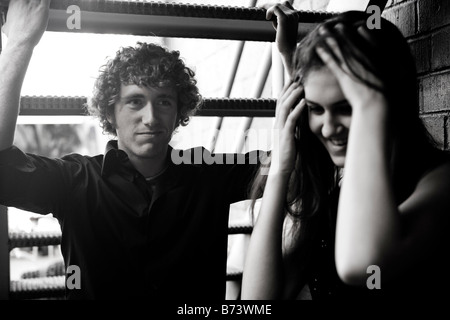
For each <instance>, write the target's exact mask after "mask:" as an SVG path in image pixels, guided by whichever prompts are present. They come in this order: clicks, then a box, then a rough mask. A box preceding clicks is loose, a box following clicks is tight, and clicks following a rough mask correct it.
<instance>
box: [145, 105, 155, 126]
mask: <svg viewBox="0 0 450 320" xmlns="http://www.w3.org/2000/svg"><path fill="white" fill-rule="evenodd" d="M141 112H142V122H143V123H144V124H151V123H152V122H153V120H154V119H155V116H156V115H155V108H154V107H153V104H152V102H151V101H148V102H147V103H146V105H145V106H144V108H142V109H141Z"/></svg>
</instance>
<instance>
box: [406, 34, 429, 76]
mask: <svg viewBox="0 0 450 320" xmlns="http://www.w3.org/2000/svg"><path fill="white" fill-rule="evenodd" d="M409 45H410V47H411V53H412V55H413V56H414V59H415V60H416V69H417V72H418V73H419V74H420V73H424V72H427V71H429V70H430V65H431V61H430V60H431V37H430V36H429V37H425V38H421V39H415V40H413V41H410V42H409Z"/></svg>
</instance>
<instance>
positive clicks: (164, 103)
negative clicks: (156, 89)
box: [158, 100, 172, 107]
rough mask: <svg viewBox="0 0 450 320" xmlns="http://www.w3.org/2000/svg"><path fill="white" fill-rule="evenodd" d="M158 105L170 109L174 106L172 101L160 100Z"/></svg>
mask: <svg viewBox="0 0 450 320" xmlns="http://www.w3.org/2000/svg"><path fill="white" fill-rule="evenodd" d="M158 104H159V105H160V106H166V107H170V106H171V105H172V101H170V100H159V101H158Z"/></svg>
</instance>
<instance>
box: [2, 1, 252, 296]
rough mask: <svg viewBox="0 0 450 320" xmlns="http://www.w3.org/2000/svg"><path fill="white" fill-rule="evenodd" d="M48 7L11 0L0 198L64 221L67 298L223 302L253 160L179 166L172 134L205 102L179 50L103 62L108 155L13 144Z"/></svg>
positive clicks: (99, 91)
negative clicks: (34, 150)
mask: <svg viewBox="0 0 450 320" xmlns="http://www.w3.org/2000/svg"><path fill="white" fill-rule="evenodd" d="M49 3H50V0H28V1H23V0H20V1H19V0H15V1H11V2H10V6H9V10H8V16H7V22H6V24H5V26H4V32H5V33H6V35H7V36H8V45H7V47H6V48H4V50H3V52H2V54H1V56H0V203H1V204H3V205H6V206H14V207H18V208H21V209H25V210H28V211H32V212H36V213H42V214H47V213H52V214H53V215H54V216H55V217H56V218H57V219H58V221H59V223H60V225H61V230H62V242H61V249H62V253H63V256H64V260H65V264H66V268H68V267H69V266H76V267H78V268H79V269H78V270H79V271H80V280H81V287H80V288H76V287H75V288H74V289H67V290H66V292H67V294H66V296H67V298H69V299H179V300H182V301H187V300H217V299H224V298H225V284H226V282H225V275H226V258H227V236H228V234H227V228H228V211H229V204H230V203H233V202H236V201H239V200H243V199H245V198H246V195H247V185H248V183H249V182H250V179H251V177H252V175H253V174H254V172H255V170H254V169H255V168H254V167H255V165H249V163H255V162H256V158H257V153H256V152H253V153H251V154H247V155H245V159H246V164H236V162H237V161H234V164H214V165H207V164H194V165H190V164H184V163H181V164H177V163H179V162H177V163H175V162H174V161H172V157H171V154H172V148H171V147H170V146H169V141H170V139H171V136H172V133H173V132H174V130H175V128H176V127H177V126H178V125H180V124H181V125H186V124H187V121H188V119H189V115H190V114H191V113H193V112H194V111H195V110H196V108H197V107H198V106H199V104H200V101H201V96H200V95H199V93H198V89H197V87H196V81H195V79H194V73H193V72H192V71H191V70H190V69H189V68H187V67H186V66H185V65H184V63H183V62H182V60H181V59H179V53H178V52H175V51H172V52H170V51H167V50H166V49H164V48H161V47H159V46H157V45H153V44H142V43H139V44H138V45H137V46H136V47H135V48H131V47H130V48H123V49H121V50H120V51H119V52H118V53H117V56H116V57H115V58H114V59H112V60H111V61H110V62H109V63H108V64H107V65H106V66H105V67H104V68H103V70H102V71H101V73H100V76H99V78H98V80H97V82H96V86H95V90H94V95H93V98H92V99H91V101H90V103H89V110H90V111H91V113H92V114H94V115H96V116H97V117H98V118H99V119H100V123H101V126H102V128H103V129H104V131H105V132H108V133H113V134H115V135H116V136H117V140H112V141H110V142H109V143H108V145H107V148H106V152H105V154H104V155H98V156H95V157H87V156H81V155H78V154H71V155H67V156H65V157H63V158H61V159H49V158H45V157H42V156H39V155H33V154H25V153H23V152H22V151H20V150H19V149H17V148H16V147H15V146H13V141H14V131H15V125H16V120H17V114H18V109H19V101H20V90H21V85H22V82H23V78H24V75H25V73H26V70H27V65H28V63H29V61H30V59H31V56H32V52H33V49H34V47H35V46H36V45H37V44H38V42H39V40H40V38H41V36H42V34H43V32H44V31H45V29H46V25H47V21H48V13H49ZM201 151H202V153H203V151H204V150H201ZM175 154H179V153H178V152H175ZM193 154H195V152H193ZM233 156H234V157H237V155H233ZM184 159H186V158H184ZM227 163H230V161H229V162H227Z"/></svg>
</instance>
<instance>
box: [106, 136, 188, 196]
mask: <svg viewBox="0 0 450 320" xmlns="http://www.w3.org/2000/svg"><path fill="white" fill-rule="evenodd" d="M172 149H173V148H172V147H171V146H170V145H169V146H168V149H167V155H168V157H169V159H171V158H170V155H171V154H172ZM180 167H181V166H180V165H175V164H174V163H173V162H172V161H171V160H169V166H168V167H167V170H165V172H164V173H163V174H161V177H158V179H156V180H157V181H158V182H157V185H158V189H162V190H165V189H170V188H171V187H174V186H175V185H178V184H179V182H180V181H181V175H182V173H183V170H181V168H180ZM113 173H120V174H121V175H123V176H124V177H125V178H126V179H127V180H129V181H134V179H135V178H136V177H137V176H138V175H140V173H139V172H138V171H137V170H136V168H134V166H133V164H132V163H131V162H130V160H129V158H128V155H127V153H126V152H125V151H123V150H121V149H119V148H118V144H117V140H110V141H108V143H107V144H106V148H105V156H104V157H103V163H102V171H101V175H102V177H108V176H110V175H111V174H113Z"/></svg>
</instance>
